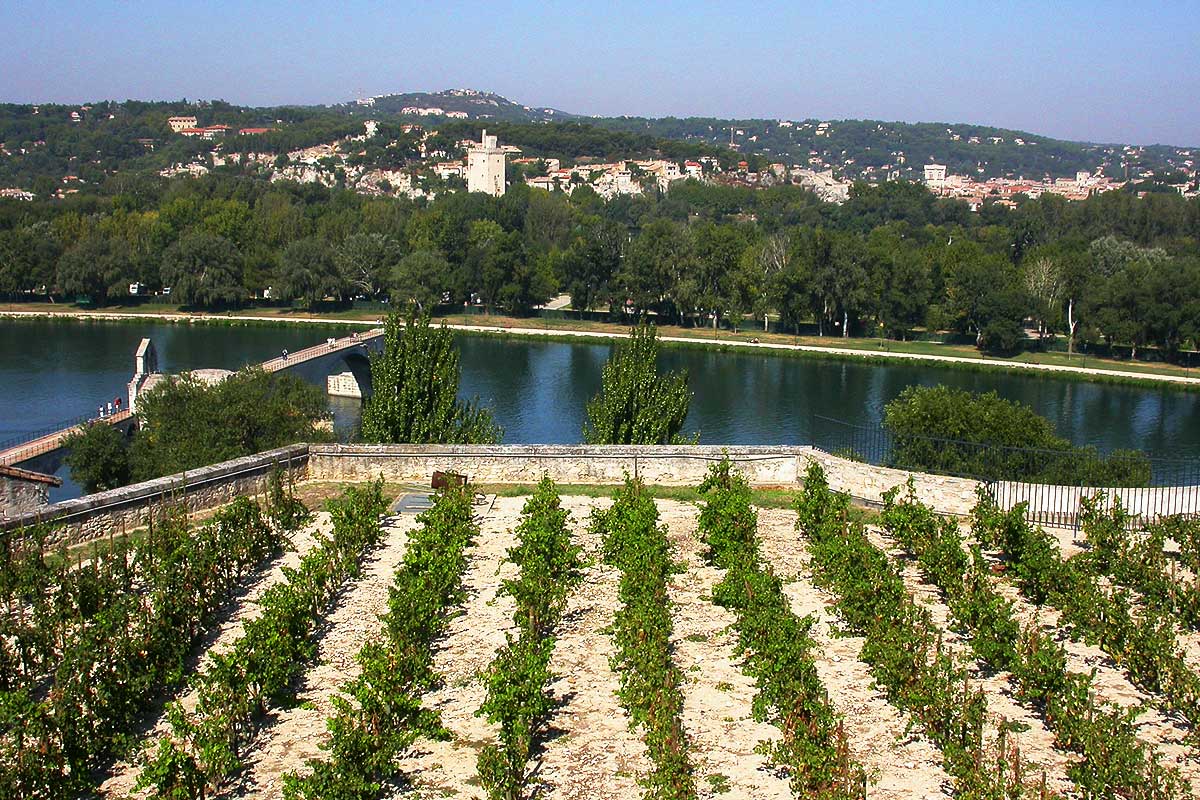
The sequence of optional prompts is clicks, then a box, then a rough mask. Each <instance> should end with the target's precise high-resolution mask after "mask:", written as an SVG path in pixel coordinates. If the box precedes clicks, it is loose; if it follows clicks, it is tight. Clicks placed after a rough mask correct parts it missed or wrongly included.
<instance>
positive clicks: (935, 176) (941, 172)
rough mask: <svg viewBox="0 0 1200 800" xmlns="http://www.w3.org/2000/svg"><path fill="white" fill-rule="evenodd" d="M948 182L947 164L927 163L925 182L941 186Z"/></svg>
mask: <svg viewBox="0 0 1200 800" xmlns="http://www.w3.org/2000/svg"><path fill="white" fill-rule="evenodd" d="M945 182H946V165H945V164H926V165H925V183H927V184H928V185H929V186H934V187H941V186H942V184H944V183H945Z"/></svg>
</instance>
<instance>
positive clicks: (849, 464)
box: [308, 445, 979, 514]
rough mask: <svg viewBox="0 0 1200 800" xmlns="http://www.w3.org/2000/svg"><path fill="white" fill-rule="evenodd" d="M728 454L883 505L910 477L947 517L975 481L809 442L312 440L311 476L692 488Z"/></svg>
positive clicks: (770, 478)
mask: <svg viewBox="0 0 1200 800" xmlns="http://www.w3.org/2000/svg"><path fill="white" fill-rule="evenodd" d="M726 456H728V457H729V458H730V459H731V460H732V461H734V462H735V463H736V464H737V466H738V469H740V470H741V471H742V472H743V473H744V474H745V475H746V477H747V479H748V480H749V481H750V483H751V484H753V485H757V486H795V485H798V484H799V483H800V481H801V479H803V477H804V472H805V471H806V470H807V469H808V465H809V463H811V462H812V461H816V462H817V463H819V464H820V465H821V466H822V467H823V468H824V469H825V472H826V474H827V476H828V477H829V485H830V487H831V488H833V489H834V490H835V491H840V492H846V493H848V494H850V495H851V496H852V497H854V498H855V499H857V500H860V501H863V502H866V503H869V504H879V503H881V502H882V497H883V493H884V492H886V491H887V490H888V489H890V488H892V487H893V486H898V485H902V484H904V483H905V482H907V481H908V479H909V478H910V477H912V479H913V483H914V488H915V490H916V493H917V497H918V498H920V499H921V500H922V501H923V502H925V503H928V504H930V505H932V506H933V507H934V508H936V509H937V510H938V511H941V512H942V513H946V514H967V513H969V512H970V510H971V509H972V508H973V507H974V505H975V500H976V495H975V490H976V487H977V486H978V485H979V484H978V482H977V481H972V480H966V479H963V478H951V477H946V476H942V475H927V474H924V473H912V472H906V471H904V470H896V469H887V468H886V467H875V466H872V465H870V464H862V463H858V462H855V461H850V460H848V459H844V458H839V457H837V456H832V455H829V454H828V453H825V452H823V451H821V450H817V449H815V448H812V447H717V446H712V445H700V446H678V447H677V446H668V447H591V446H563V445H502V446H495V447H465V446H458V447H445V446H429V445H426V446H418V445H312V446H311V447H310V448H309V468H308V469H309V471H308V475H309V478H310V479H311V480H326V481H365V480H370V479H372V478H377V477H379V476H380V475H383V477H384V480H386V481H388V482H391V483H403V482H414V483H421V484H423V485H428V483H429V480H430V478H431V477H432V475H433V472H434V471H435V470H443V471H449V472H459V473H462V474H464V475H466V476H468V477H469V478H470V479H471V480H472V481H474V482H476V483H536V482H537V481H538V480H540V479H541V477H542V475H543V474H549V475H550V477H551V478H553V479H554V480H555V481H557V482H558V483H599V484H616V483H620V482H621V481H622V480H624V476H625V474H626V473H628V474H629V475H633V476H637V477H640V478H642V480H644V481H646V482H647V483H655V484H660V485H664V486H695V485H696V484H698V483H699V482H700V481H702V480H703V479H704V475H705V473H706V472H707V471H708V468H709V466H711V465H712V464H714V463H715V462H717V461H720V460H721V459H722V458H724V457H726Z"/></svg>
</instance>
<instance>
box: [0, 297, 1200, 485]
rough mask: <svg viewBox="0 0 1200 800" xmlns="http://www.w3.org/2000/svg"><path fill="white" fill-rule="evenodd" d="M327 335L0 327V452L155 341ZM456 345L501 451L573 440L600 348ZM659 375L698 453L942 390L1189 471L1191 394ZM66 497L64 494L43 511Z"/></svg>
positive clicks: (193, 343) (347, 416)
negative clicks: (992, 399) (1028, 411)
mask: <svg viewBox="0 0 1200 800" xmlns="http://www.w3.org/2000/svg"><path fill="white" fill-rule="evenodd" d="M328 335H330V334H329V333H328V331H327V330H326V329H323V328H314V327H313V326H307V325H297V326H283V325H261V326H252V325H248V326H237V327H232V326H229V327H227V326H223V325H221V326H218V325H175V324H169V323H156V322H128V323H124V322H122V323H116V322H73V321H66V320H63V321H58V320H0V440H7V439H10V438H11V437H15V436H20V435H24V434H28V433H31V432H33V431H37V430H39V429H42V428H45V427H48V426H51V425H54V424H56V423H58V422H61V421H63V420H66V419H70V418H72V417H76V416H78V415H81V414H87V413H94V412H95V410H96V407H97V405H99V404H100V403H101V402H104V401H106V400H111V399H113V398H114V397H117V396H121V397H122V398H124V397H125V384H126V383H127V382H128V380H129V378H130V377H131V375H132V373H133V355H134V351H135V350H136V349H137V345H138V342H139V341H140V340H141V339H142V337H145V336H149V337H151V338H152V339H153V340H154V344H155V347H156V349H157V351H158V356H159V366H160V368H161V369H163V370H164V371H168V372H177V371H180V370H187V369H197V368H201V367H221V368H225V369H236V368H237V367H240V366H243V365H245V364H249V363H256V362H260V361H263V360H265V359H267V358H271V357H274V356H276V355H278V354H279V352H280V351H281V350H283V349H284V348H287V349H288V350H290V351H296V350H300V349H301V348H303V347H306V346H309V345H312V344H315V343H318V342H320V341H322V340H323V339H324V338H325V337H326V336H328ZM458 346H459V348H460V352H461V354H462V368H463V369H462V371H463V380H462V394H463V395H464V396H467V397H478V398H479V399H480V400H481V401H482V402H483V403H484V404H485V405H487V406H490V407H491V408H492V409H493V411H494V413H495V416H496V419H497V421H498V422H499V423H500V424H501V425H502V426H503V428H504V441H505V442H506V443H514V444H515V443H573V442H578V441H580V438H581V426H582V424H583V418H584V408H585V406H586V403H587V401H588V399H590V398H591V397H592V395H594V394H595V392H596V391H597V390H598V389H599V386H600V368H601V366H602V365H603V363H604V361H605V359H606V358H607V357H608V353H609V346H608V345H605V344H563V343H558V342H545V341H537V340H530V339H505V340H501V339H492V338H485V337H476V336H459V337H458ZM662 362H663V366H665V367H667V368H670V369H686V370H687V371H688V374H689V377H690V385H691V387H692V389H693V392H694V395H695V396H694V398H693V401H692V406H691V411H690V413H689V416H688V421H687V427H686V429H685V430H686V431H689V432H690V431H699V433H700V441H701V442H702V443H705V444H768V445H769V444H807V443H809V442H810V441H812V426H813V424H814V419H815V418H816V417H818V416H821V417H832V418H835V419H839V420H844V421H846V422H849V423H854V424H860V425H867V426H873V425H877V424H878V422H879V420H880V419H881V417H882V412H883V406H884V405H885V404H886V403H887V402H889V401H890V400H892V399H893V398H894V397H895V396H896V395H897V394H899V393H900V391H901V390H903V389H904V387H906V386H909V385H912V384H922V385H935V384H938V383H944V384H948V385H951V386H957V387H961V388H965V389H971V390H974V391H989V390H995V391H996V392H998V393H999V394H1000V395H1001V396H1003V397H1006V398H1009V399H1012V400H1019V401H1021V402H1023V403H1026V404H1028V405H1030V406H1032V407H1033V408H1034V409H1035V410H1037V412H1038V413H1039V414H1042V415H1043V416H1045V417H1048V418H1049V419H1050V420H1052V421H1053V423H1054V425H1055V426H1056V428H1057V429H1058V432H1059V434H1060V435H1062V436H1064V437H1066V438H1068V439H1070V440H1071V441H1073V442H1075V443H1076V444H1087V445H1094V446H1096V447H1097V448H1098V449H1100V450H1101V451H1108V450H1112V449H1116V448H1134V449H1140V450H1144V451H1146V452H1147V453H1148V454H1150V455H1151V456H1155V457H1162V458H1172V459H1184V458H1186V459H1200V392H1184V391H1179V390H1172V389H1167V388H1162V389H1154V388H1141V387H1127V386H1116V385H1108V384H1089V383H1082V382H1077V381H1070V380H1063V379H1061V378H1054V377H1050V376H1048V375H1043V374H1039V375H1034V374H1030V375H1015V374H1010V373H1005V372H982V371H980V372H976V371H966V370H958V369H952V368H943V367H938V366H936V365H934V364H930V363H927V362H926V363H904V362H897V363H896V364H895V365H887V366H880V365H878V364H856V363H852V362H842V361H833V360H817V359H803V358H792V357H786V356H774V355H766V354H764V355H759V354H750V353H728V352H707V351H703V350H698V349H673V348H665V349H664V352H663V356H662ZM331 401H332V402H331V407H332V408H333V410H334V415H335V424H336V427H337V428H338V430H339V431H340V432H342V434H343V435H348V434H349V433H350V432H352V431H353V429H354V428H355V427H356V425H357V420H358V413H359V408H358V401H356V400H343V399H333V398H331ZM816 424H818V425H821V424H823V423H820V422H819V421H817V423H816ZM818 433H820V432H819V431H818ZM60 474H61V473H60ZM64 477H65V475H64ZM77 492H78V489H77V487H73V486H71V485H66V486H64V487H63V488H62V489H61V490H58V491H56V492H55V498H56V499H60V498H63V497H68V496H73V495H74V494H76V493H77Z"/></svg>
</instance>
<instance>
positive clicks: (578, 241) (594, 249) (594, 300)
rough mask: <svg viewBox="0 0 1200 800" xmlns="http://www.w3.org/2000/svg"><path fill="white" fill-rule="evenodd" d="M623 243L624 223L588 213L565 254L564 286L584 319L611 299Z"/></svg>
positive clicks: (563, 259)
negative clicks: (592, 310)
mask: <svg viewBox="0 0 1200 800" xmlns="http://www.w3.org/2000/svg"><path fill="white" fill-rule="evenodd" d="M624 242H625V231H624V228H623V227H622V226H620V225H618V224H617V223H615V222H613V221H611V220H603V219H601V218H600V217H597V216H589V217H587V218H585V219H584V220H583V223H582V225H581V226H580V231H579V234H578V235H577V236H576V238H575V241H573V242H572V243H571V245H570V247H568V248H567V250H566V252H565V253H563V256H562V260H561V262H560V268H561V269H562V275H563V281H564V284H565V285H564V287H563V288H564V289H565V290H566V291H567V293H568V294H570V295H571V305H572V306H573V307H574V308H575V310H576V311H578V312H579V315H580V317H581V318H582V316H583V312H585V311H587V310H589V309H591V308H593V307H595V306H597V305H599V304H601V303H608V302H609V301H610V300H611V295H612V288H611V284H612V280H613V278H614V276H615V275H616V274H617V272H618V271H619V270H620V268H621V251H622V247H623V246H624Z"/></svg>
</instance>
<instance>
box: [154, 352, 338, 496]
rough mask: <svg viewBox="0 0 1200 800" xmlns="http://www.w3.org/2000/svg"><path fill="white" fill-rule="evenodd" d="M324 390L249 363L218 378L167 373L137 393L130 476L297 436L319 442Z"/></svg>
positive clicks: (170, 470) (211, 460) (190, 465)
mask: <svg viewBox="0 0 1200 800" xmlns="http://www.w3.org/2000/svg"><path fill="white" fill-rule="evenodd" d="M328 409H329V406H328V402H327V401H326V399H325V394H324V392H322V391H321V389H320V388H318V387H316V386H313V385H312V384H309V383H305V382H304V381H303V380H301V379H300V378H297V377H295V376H294V375H288V374H286V373H285V374H271V373H268V372H265V371H264V370H262V369H261V368H257V367H251V368H246V369H244V370H241V371H240V372H237V373H234V374H232V375H230V376H228V377H226V378H225V379H224V380H221V381H220V382H218V383H216V384H211V385H210V384H208V383H206V382H205V381H202V380H200V379H199V378H197V377H196V376H195V375H192V374H191V373H184V374H183V375H178V376H169V377H168V378H167V379H166V380H164V381H163V382H162V383H160V384H158V385H157V386H155V387H153V388H152V389H150V390H149V391H147V392H145V393H143V394H141V395H139V396H138V410H137V416H138V433H137V435H136V436H135V437H134V439H133V443H132V445H131V447H130V456H131V460H132V464H133V477H134V479H135V480H149V479H151V478H157V477H160V476H162V475H171V474H174V473H176V472H182V471H184V470H189V469H195V468H197V467H202V466H205V465H207V464H215V463H217V462H220V461H227V460H229V459H231V458H239V457H241V456H246V455H251V454H253V453H259V452H262V451H264V450H271V449H273V448H276V447H283V446H284V445H288V444H294V443H295V442H312V441H323V440H325V439H327V438H328V436H329V435H328V433H326V432H325V430H323V429H322V428H321V427H319V426H320V424H321V423H323V422H324V421H325V420H326V419H328V417H329V410H328Z"/></svg>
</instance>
